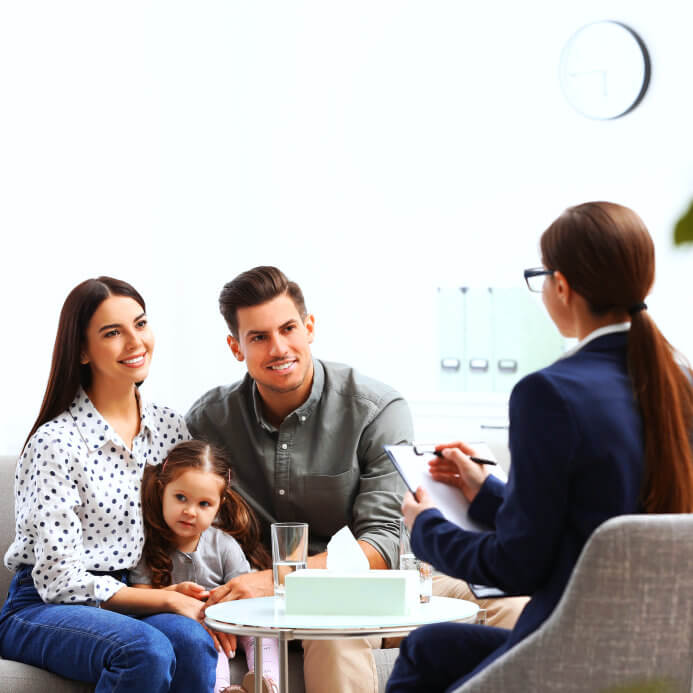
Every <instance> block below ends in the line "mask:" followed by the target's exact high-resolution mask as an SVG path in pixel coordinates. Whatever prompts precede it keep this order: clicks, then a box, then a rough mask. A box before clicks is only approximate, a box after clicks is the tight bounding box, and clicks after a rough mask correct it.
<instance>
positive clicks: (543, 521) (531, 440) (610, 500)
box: [387, 202, 693, 693]
mask: <svg viewBox="0 0 693 693" xmlns="http://www.w3.org/2000/svg"><path fill="white" fill-rule="evenodd" d="M540 246H541V255H542V263H543V266H542V267H540V268H535V269H531V270H525V278H526V280H527V284H528V286H529V288H530V289H531V290H536V291H541V292H542V297H543V301H544V304H545V306H546V309H547V311H548V313H549V315H550V317H551V319H552V320H553V322H554V323H555V324H556V327H557V328H558V329H559V331H560V332H561V334H563V335H564V336H565V337H575V338H577V339H578V340H579V341H578V344H577V345H576V346H575V347H574V348H573V349H571V350H570V351H569V352H568V353H566V354H564V355H563V357H562V358H561V359H559V360H558V361H557V362H556V363H554V364H552V365H550V366H548V367H547V368H544V369H543V370H540V371H537V372H536V373H532V374H530V375H528V376H526V377H525V378H523V379H522V380H521V381H520V382H518V383H517V385H516V386H515V387H514V388H513V392H512V393H511V396H510V404H509V419H510V431H509V445H510V454H511V468H510V474H509V479H508V483H507V484H504V483H503V482H501V481H500V480H498V479H497V478H496V477H495V476H492V475H489V473H488V470H487V469H485V468H484V467H483V466H480V465H478V464H475V463H474V462H473V461H471V460H470V456H471V455H473V454H474V451H473V450H472V449H471V448H470V447H469V446H467V445H465V444H464V443H452V444H448V445H440V446H438V448H437V449H438V451H439V453H440V457H436V458H435V459H434V460H432V461H431V462H430V463H429V465H430V471H431V474H432V475H433V477H434V478H435V479H437V480H439V481H443V482H445V483H448V484H450V485H452V486H456V487H458V488H459V489H460V490H461V491H462V492H463V494H464V495H465V497H466V498H467V500H468V501H469V502H470V507H469V513H470V516H471V517H472V518H473V519H475V520H476V521H478V522H480V523H483V524H485V525H486V526H488V527H489V528H490V530H489V531H487V532H471V531H466V530H463V529H461V528H460V527H458V526H457V525H454V524H453V523H451V522H448V521H447V520H445V519H444V518H443V516H442V515H441V514H440V512H439V511H438V510H436V509H435V508H434V507H433V504H432V502H431V500H430V498H429V497H428V495H427V494H426V493H425V491H424V490H423V489H418V491H417V494H416V495H417V498H414V496H412V494H409V493H408V494H407V495H406V496H405V499H404V503H403V505H402V511H403V513H404V516H405V519H406V521H407V524H408V525H409V527H410V528H411V530H412V546H413V548H414V551H415V553H416V555H417V556H419V557H420V558H422V559H423V560H425V561H427V562H429V563H432V564H433V565H434V567H436V568H437V569H439V570H441V571H442V572H444V573H445V574H447V575H452V576H454V577H458V578H462V579H465V580H467V581H468V582H472V583H481V584H484V585H494V586H496V587H499V588H501V589H502V590H504V591H505V592H506V593H507V594H528V595H530V597H531V599H530V601H529V603H528V604H527V606H526V607H525V609H524V611H523V612H522V615H521V616H520V618H519V620H518V622H517V625H516V626H515V628H514V629H513V630H512V631H510V630H504V629H502V628H493V627H489V626H483V627H481V626H476V625H469V624H454V623H448V624H439V625H433V626H425V627H423V628H420V629H418V630H416V631H414V633H412V634H411V635H410V636H409V637H408V638H406V639H405V640H404V642H403V643H402V646H401V649H400V656H399V658H398V659H397V661H396V663H395V667H394V670H393V673H392V676H391V678H390V681H389V682H388V687H387V690H388V692H389V693H399V692H401V691H419V690H426V691H444V690H453V689H454V688H456V687H457V686H459V685H460V684H462V683H464V682H465V681H467V680H469V679H470V678H471V677H473V676H474V675H475V674H476V673H477V672H479V671H480V670H481V669H483V668H484V667H485V666H487V665H488V664H489V663H490V662H491V661H493V660H494V659H496V658H497V657H498V656H500V655H501V654H502V653H503V652H506V651H507V650H508V649H510V648H512V647H513V646H514V645H516V644H517V643H518V642H520V641H521V640H522V639H523V638H525V637H526V636H527V635H528V634H530V633H531V632H533V631H534V630H536V629H537V628H538V627H539V626H540V625H541V623H543V622H544V621H545V620H546V619H547V618H548V616H549V615H550V614H551V612H552V611H553V610H554V608H555V607H556V604H557V603H558V601H559V600H560V598H561V595H562V594H563V591H564V589H565V586H566V584H567V582H568V580H569V578H570V575H571V572H572V570H573V568H574V566H575V563H576V561H577V559H578V556H579V554H580V552H581V550H582V548H583V546H584V545H585V543H586V542H587V540H588V538H589V536H590V535H591V534H592V532H593V531H594V530H595V529H596V528H597V527H598V526H599V525H600V524H601V523H602V522H604V521H606V520H608V519H609V518H611V517H614V516H617V515H623V514H629V513H637V512H649V513H687V512H691V511H692V510H693V456H692V454H691V448H690V439H689V436H690V433H691V429H692V428H693V388H692V386H691V381H690V372H689V371H688V368H687V366H686V365H685V363H684V361H683V359H682V357H680V356H679V355H678V354H677V353H676V352H675V351H674V349H673V348H672V347H671V345H670V344H669V343H668V342H667V341H666V339H665V338H664V337H663V336H662V334H661V333H660V332H659V330H658V329H657V326H656V325H655V323H654V321H653V320H652V318H651V317H650V315H649V312H648V310H647V304H646V303H645V299H646V297H647V295H648V293H649V291H650V289H651V288H652V284H653V282H654V276H655V261H654V244H653V242H652V239H651V237H650V235H649V233H648V231H647V229H646V228H645V225H644V224H643V222H642V221H641V219H640V218H639V217H638V216H637V215H636V214H635V213H634V212H633V211H632V210H630V209H628V208H626V207H623V206H621V205H617V204H613V203H607V202H590V203H586V204H582V205H578V206H576V207H571V208H569V209H567V210H566V211H565V212H564V213H563V214H562V215H561V216H560V217H559V218H558V219H556V220H555V221H554V222H553V223H552V224H551V225H550V226H549V228H548V229H547V230H546V231H545V232H544V233H543V235H542V237H541V243H540Z"/></svg>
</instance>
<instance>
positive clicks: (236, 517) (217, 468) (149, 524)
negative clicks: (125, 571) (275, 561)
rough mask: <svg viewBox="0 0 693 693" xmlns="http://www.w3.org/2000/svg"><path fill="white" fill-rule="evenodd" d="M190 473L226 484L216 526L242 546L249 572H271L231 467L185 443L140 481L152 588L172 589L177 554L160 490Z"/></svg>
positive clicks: (204, 447) (203, 447)
mask: <svg viewBox="0 0 693 693" xmlns="http://www.w3.org/2000/svg"><path fill="white" fill-rule="evenodd" d="M188 469H199V470H202V471H205V472H211V473H213V474H216V475H217V476H218V477H219V478H220V479H221V480H222V481H223V482H224V488H223V490H222V493H221V503H220V505H219V512H218V513H217V517H216V519H215V521H214V526H215V527H218V528H219V529H221V530H223V531H224V532H228V533H229V534H230V535H231V536H232V537H233V538H234V539H235V540H236V541H237V542H238V543H239V544H240V546H241V548H242V549H243V552H244V553H245V555H246V557H247V559H248V561H249V562H250V565H251V566H252V567H254V568H260V569H264V568H269V567H270V566H271V564H272V562H271V560H270V557H269V554H268V553H267V551H266V550H265V548H264V546H263V545H262V544H261V542H260V525H259V523H258V521H257V519H256V518H255V515H254V514H253V511H252V510H251V509H250V508H249V507H248V504H247V503H246V502H245V501H244V500H243V498H242V497H241V496H240V495H239V493H238V492H237V491H234V489H233V488H232V487H231V479H232V475H231V467H230V466H229V465H228V463H227V462H226V460H225V459H224V457H223V456H222V455H221V453H220V452H219V451H218V450H216V449H215V448H214V447H212V446H211V445H208V444H207V443H204V442H202V441H200V440H189V441H186V442H184V443H179V444H178V445H176V446H175V447H174V448H172V449H171V451H170V452H169V453H168V456H167V457H166V459H165V460H164V462H163V463H161V464H157V465H147V467H145V470H144V475H143V477H142V516H143V519H144V536H145V540H144V549H143V551H142V555H143V557H144V560H145V563H146V564H147V567H148V568H149V570H150V571H151V574H152V587H168V585H170V584H171V569H172V561H171V555H172V554H173V552H174V551H175V549H176V545H175V541H174V538H175V535H174V534H173V532H172V531H171V529H170V528H169V526H168V525H167V524H166V522H165V521H164V514H163V503H162V498H163V493H164V488H166V486H167V485H168V484H170V483H171V482H172V481H174V480H175V479H176V478H178V477H179V476H180V475H181V474H182V473H183V472H185V471H186V470H188Z"/></svg>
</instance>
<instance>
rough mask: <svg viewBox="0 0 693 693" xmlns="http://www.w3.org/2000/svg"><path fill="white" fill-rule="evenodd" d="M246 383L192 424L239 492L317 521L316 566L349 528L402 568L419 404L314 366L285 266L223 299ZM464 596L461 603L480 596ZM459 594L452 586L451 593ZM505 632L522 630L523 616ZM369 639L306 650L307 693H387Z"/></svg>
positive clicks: (257, 503) (227, 391) (231, 585)
mask: <svg viewBox="0 0 693 693" xmlns="http://www.w3.org/2000/svg"><path fill="white" fill-rule="evenodd" d="M219 305H220V309H221V313H222V315H223V316H224V318H225V320H226V322H227V325H228V327H229V332H230V335H229V336H228V338H227V341H228V344H229V347H230V348H231V351H232V352H233V355H234V356H235V358H236V359H238V360H239V361H244V362H245V363H246V366H247V368H248V373H247V375H246V376H245V377H244V378H243V380H241V381H240V382H238V383H236V384H234V385H230V386H221V387H217V388H214V389H212V390H210V391H209V392H208V393H206V394H205V395H203V396H202V397H201V398H200V399H199V400H198V401H197V402H196V403H195V404H194V405H193V406H192V408H191V409H190V411H189V412H188V414H187V416H186V421H187V424H188V427H189V429H190V432H191V433H192V435H193V436H195V437H199V438H202V439H204V440H206V441H208V442H210V443H212V444H214V445H216V446H217V447H219V448H221V449H222V450H223V451H224V452H225V453H226V454H227V456H228V458H229V461H230V463H231V466H232V468H233V471H234V476H235V485H236V487H237V489H238V491H239V492H240V493H241V494H242V495H243V497H244V498H245V499H246V500H247V501H248V503H249V504H250V506H251V507H252V508H253V510H254V511H255V513H256V514H257V516H258V519H259V520H260V523H261V526H262V532H263V538H264V542H265V545H266V546H269V525H270V524H271V523H272V522H288V521H301V522H308V524H309V534H310V554H311V556H310V557H309V559H308V566H309V567H311V568H323V567H325V565H326V559H327V554H326V553H325V549H326V546H327V542H328V541H329V539H330V537H331V536H332V535H333V534H334V533H335V532H337V531H338V530H339V529H340V528H341V527H343V526H344V525H348V526H349V527H350V529H351V531H352V532H353V533H354V536H355V537H356V538H357V540H358V542H359V545H360V546H361V548H362V550H363V552H364V553H365V555H366V557H367V558H368V561H369V564H370V566H371V568H396V567H397V554H398V544H399V537H398V521H399V517H400V516H401V512H400V504H401V499H402V495H403V492H404V486H403V483H402V481H401V479H400V477H399V475H398V474H397V472H396V471H395V470H394V468H393V467H392V464H391V463H390V461H389V459H388V458H387V456H386V454H385V452H384V450H383V445H384V444H398V443H405V442H411V440H412V438H413V426H412V421H411V414H410V412H409V407H408V406H407V404H406V402H405V401H404V399H403V398H402V397H401V395H399V394H398V393H397V392H396V391H395V390H393V389H392V388H390V387H388V386H387V385H384V384H382V383H379V382H377V381H375V380H372V379H370V378H367V377H365V376H362V375H360V374H359V373H357V372H356V371H355V370H354V369H352V368H350V367H348V366H344V365H340V364H334V363H328V362H323V361H320V360H317V359H313V357H312V354H311V349H310V345H311V343H312V342H313V337H314V332H315V319H314V317H313V316H312V315H310V314H309V313H308V311H307V310H306V307H305V301H304V298H303V294H302V292H301V289H300V288H299V287H298V285H297V284H295V283H294V282H290V281H288V280H287V278H286V277H285V276H284V274H283V273H282V272H281V271H280V270H278V269H277V268H275V267H256V268H254V269H252V270H249V271H247V272H244V273H242V274H241V275H239V276H238V277H236V278H235V279H234V280H233V281H231V282H229V283H228V284H226V285H225V286H224V288H223V290H222V292H221V295H220V297H219ZM448 580H450V582H451V583H452V582H454V583H458V584H459V585H462V586H463V588H459V587H454V588H453V591H455V592H456V595H455V596H465V597H467V596H468V595H469V592H468V590H467V589H466V586H465V585H464V583H460V581H452V580H451V579H448ZM272 589H273V585H272V576H271V571H260V572H255V573H248V574H246V575H242V576H239V577H236V578H234V579H233V580H231V581H229V582H228V583H227V584H226V585H224V586H222V587H220V588H218V589H217V590H215V591H214V592H213V594H212V596H211V597H210V603H214V602H217V601H226V600H228V599H238V598H243V597H250V596H266V595H270V594H272ZM447 593H448V594H450V589H447ZM506 603H507V605H508V606H507V607H502V608H501V609H500V611H503V614H502V616H500V617H499V618H498V619H497V620H496V621H495V623H496V624H500V625H503V626H508V625H510V626H511V625H512V624H513V623H514V620H515V618H516V617H517V615H518V614H519V608H515V607H514V606H511V605H512V604H514V601H513V600H509V601H508V602H506ZM374 645H375V646H377V644H376V643H374V642H370V643H368V642H367V641H365V640H339V641H304V655H305V656H304V675H305V681H306V690H307V693H313V692H318V691H326V690H331V691H332V690H334V691H359V692H364V691H369V690H374V691H376V690H377V675H376V672H375V665H374V662H373V657H372V654H371V652H370V647H371V646H374Z"/></svg>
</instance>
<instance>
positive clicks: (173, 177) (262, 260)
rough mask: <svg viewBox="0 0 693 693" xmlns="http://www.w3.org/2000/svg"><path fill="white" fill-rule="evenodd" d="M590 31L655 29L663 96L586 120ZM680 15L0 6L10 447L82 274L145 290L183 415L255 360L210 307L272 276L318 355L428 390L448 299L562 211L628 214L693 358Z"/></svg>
mask: <svg viewBox="0 0 693 693" xmlns="http://www.w3.org/2000/svg"><path fill="white" fill-rule="evenodd" d="M597 19H616V20H619V21H623V22H625V23H626V24H629V25H630V26H631V27H632V28H634V29H635V30H636V31H637V32H639V34H640V35H641V36H642V38H643V39H644V40H645V42H646V43H647V45H648V47H649V49H650V53H651V58H652V66H653V75H652V80H651V84H650V89H649V92H648V94H647V96H646V98H645V100H644V101H643V103H642V104H641V105H640V106H639V107H638V108H637V109H636V110H635V111H634V112H633V113H631V114H629V115H628V116H626V117H624V118H622V119H619V120H616V121H611V122H596V121H590V120H587V119H585V118H582V117H581V116H579V115H578V114H577V113H575V112H574V111H572V110H571V108H570V107H569V105H568V104H567V103H566V102H565V100H564V99H563V97H562V94H561V92H560V88H559V84H558V78H557V75H558V58H559V55H560V51H561V48H562V45H563V43H564V42H565V41H566V40H567V38H568V37H569V36H570V35H571V34H572V33H573V31H575V30H576V29H577V28H579V27H580V26H582V25H583V24H585V23H588V22H590V21H594V20H597ZM692 22H693V6H691V5H690V3H678V2H673V1H670V2H664V3H659V4H654V3H651V2H644V1H640V0H637V1H635V0H620V1H618V2H617V1H609V0H599V1H598V2H597V0H583V2H580V3H568V2H557V1H556V0H527V1H526V2H524V3H516V2H510V0H508V1H505V2H495V3H493V2H489V3H468V2H459V0H454V1H445V2H443V1H441V2H423V1H419V2H407V1H405V0H393V1H387V2H384V1H379V0H352V1H350V2H348V3H343V2H333V1H328V0H316V1H314V2H271V3H270V2H265V3H261V2H254V3H246V2H234V1H232V0H224V1H223V2H195V3H191V2H170V1H169V2H161V3H145V2H119V3H101V2H94V1H93V0H88V1H85V2H70V1H63V2H60V3H55V2H53V1H52V0H51V1H45V2H23V3H9V2H8V3H3V5H2V8H1V9H0V94H1V95H2V107H1V108H0V229H1V232H2V237H3V244H2V248H3V251H2V272H1V273H0V296H1V297H2V298H1V299H0V300H1V301H2V304H1V306H2V308H1V324H2V338H1V339H0V364H1V365H0V369H1V374H2V375H1V377H2V380H1V383H2V394H3V396H2V398H1V400H0V422H1V423H0V453H13V452H16V451H17V449H18V448H19V446H20V445H21V442H22V441H23V439H24V437H25V435H26V433H27V432H28V429H29V427H30V425H31V423H32V421H33V419H34V417H35V415H36V413H37V410H38V406H39V403H40V400H41V396H42V392H43V388H44V386H45V380H46V376H47V373H48V366H49V360H50V352H51V348H52V341H53V338H54V333H55V327H56V324H57V315H58V312H59V309H60V306H61V304H62V301H63V299H64V297H65V295H66V294H67V292H68V290H69V289H70V288H71V287H72V286H74V285H75V284H76V283H78V282H79V281H81V280H82V279H84V278H86V277H88V276H96V275H98V274H102V273H104V274H111V275H114V276H117V277H121V278H123V279H126V280H128V281H131V282H132V283H133V284H134V285H135V286H136V287H137V288H138V289H139V290H140V291H141V292H142V293H143V294H144V296H145V298H146V299H147V301H148V309H149V315H150V319H151V322H152V324H153V326H154V329H155V331H156V334H157V339H158V345H157V354H156V359H155V363H154V366H153V370H152V373H151V376H150V380H149V382H148V383H147V386H146V394H147V396H149V397H151V398H153V399H157V400H159V401H161V402H165V403H168V404H170V405H172V406H174V407H176V408H178V409H180V410H186V409H187V407H188V406H189V404H190V403H191V402H192V401H193V399H194V398H195V397H196V396H197V395H199V394H200V393H201V392H203V391H204V390H205V389H206V388H208V387H210V386H212V385H214V384H217V383H219V382H230V381H232V380H234V379H236V378H237V377H239V376H240V375H241V373H242V370H241V369H240V367H239V366H237V365H236V364H234V363H233V362H232V361H231V359H230V356H229V354H228V352H227V350H226V346H225V342H224V337H225V330H224V325H223V322H222V320H221V318H220V316H219V315H218V313H217V308H216V298H217V295H218V292H219V289H220V287H221V285H222V284H223V283H224V282H225V281H227V280H229V279H231V278H232V277H233V276H235V275H236V274H237V273H238V272H240V271H242V270H244V269H247V268H249V267H251V266H254V265H256V264H268V263H272V264H278V265H279V266H281V267H282V268H283V269H284V270H285V271H286V272H287V274H288V275H289V276H290V277H292V278H295V279H297V280H298V281H299V282H300V283H301V284H302V285H303V288H304V291H305V293H306V295H307V298H308V301H309V305H310V308H311V309H312V310H313V311H314V312H315V313H316V316H317V321H318V322H317V324H318V330H319V331H318V338H317V342H316V345H315V353H316V354H317V355H319V356H322V357H325V358H329V359H333V360H343V361H347V362H350V363H352V364H354V365H356V366H357V367H359V368H360V369H361V370H363V371H365V372H367V373H369V374H371V375H375V376H378V377H380V378H381V379H382V380H385V381H388V382H390V383H392V384H394V385H395V386H397V387H399V388H400V389H402V390H403V391H404V392H406V393H407V394H411V393H416V392H423V391H429V390H432V389H434V388H435V386H436V365H437V363H436V362H437V357H438V354H437V348H436V343H435V341H436V340H435V333H436V327H435V324H434V320H435V310H434V309H433V307H434V288H435V287H436V286H437V285H440V284H445V285H449V284H467V285H469V284H472V285H473V284H483V285H489V284H497V285H505V286H507V285H511V284H514V283H516V282H518V281H520V277H521V271H522V269H523V268H524V267H527V266H533V265H535V264H537V260H538V257H537V240H538V237H539V235H540V233H541V231H542V230H543V228H544V227H545V226H546V225H547V224H548V223H549V222H550V221H551V220H552V219H553V218H554V217H555V216H556V215H557V214H558V213H559V212H560V211H561V210H562V209H563V208H564V207H565V206H567V205H569V204H574V203H577V202H581V201H584V200H587V199H595V198H600V199H612V200H615V201H619V202H622V203H625V204H628V205H631V206H633V207H634V208H635V209H636V210H637V211H638V212H639V213H640V214H641V215H642V216H643V218H644V219H645V221H646V223H647V224H648V225H649V227H650V230H651V231H652V234H653V236H654V237H655V240H656V244H657V251H658V263H659V264H658V267H659V277H658V282H657V285H656V288H655V291H654V293H653V295H652V297H651V300H650V301H649V303H650V307H651V310H652V312H653V314H654V315H655V316H656V318H657V320H658V321H659V323H660V326H661V327H662V329H663V330H664V332H665V333H666V334H667V336H668V337H669V338H670V340H671V341H672V342H673V343H675V344H676V345H678V346H680V347H681V348H682V349H683V350H684V351H686V352H687V353H688V354H689V355H691V356H693V327H692V326H691V320H690V315H691V307H692V302H693V301H692V299H691V293H690V290H688V291H685V290H684V278H685V274H684V273H685V271H686V270H687V268H689V267H690V266H691V253H692V252H693V251H691V250H690V249H687V250H685V251H681V250H678V251H674V250H673V249H672V247H671V243H672V242H671V235H672V232H671V229H672V224H673V222H674V220H675V219H676V217H677V215H678V214H680V213H681V212H682V211H683V210H684V209H685V207H686V206H687V204H688V202H689V201H690V198H691V196H693V163H691V162H693V137H691V123H693V92H692V91H691V89H690V66H691V64H692V63H693V45H692V44H691V42H690V40H689V27H690V26H691V23H692Z"/></svg>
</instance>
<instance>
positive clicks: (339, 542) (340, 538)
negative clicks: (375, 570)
mask: <svg viewBox="0 0 693 693" xmlns="http://www.w3.org/2000/svg"><path fill="white" fill-rule="evenodd" d="M327 569H328V570H335V571H339V572H340V573H363V572H364V571H366V570H370V565H369V564H368V559H367V558H366V554H365V553H363V550H362V549H361V547H360V546H359V545H358V542H357V541H356V539H355V538H354V535H353V534H352V533H351V530H350V529H349V528H348V527H342V528H341V529H340V530H339V532H337V533H336V534H335V535H334V536H333V537H332V539H330V541H329V542H328V543H327Z"/></svg>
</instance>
